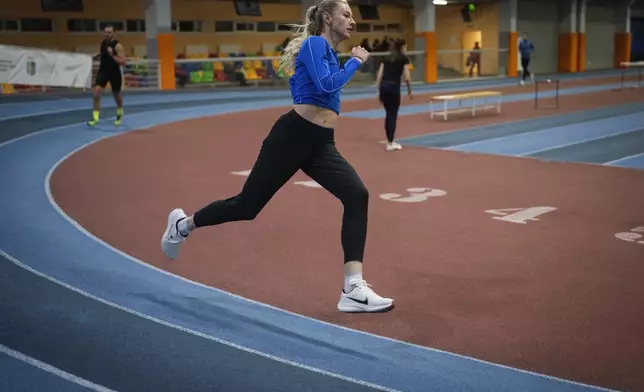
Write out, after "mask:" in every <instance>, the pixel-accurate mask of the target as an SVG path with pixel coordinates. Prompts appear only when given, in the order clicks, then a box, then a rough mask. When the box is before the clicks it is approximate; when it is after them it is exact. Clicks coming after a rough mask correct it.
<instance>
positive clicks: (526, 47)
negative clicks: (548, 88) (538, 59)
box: [519, 33, 534, 86]
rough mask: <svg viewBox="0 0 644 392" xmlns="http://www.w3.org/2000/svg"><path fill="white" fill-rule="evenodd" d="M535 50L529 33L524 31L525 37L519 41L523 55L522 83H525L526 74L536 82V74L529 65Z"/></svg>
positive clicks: (520, 51)
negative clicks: (531, 71)
mask: <svg viewBox="0 0 644 392" xmlns="http://www.w3.org/2000/svg"><path fill="white" fill-rule="evenodd" d="M533 51H534V45H533V44H532V41H530V37H529V36H528V33H523V37H522V38H521V41H520V42H519V54H520V55H521V69H522V70H523V74H522V75H521V85H522V86H523V85H524V84H525V78H526V76H530V80H532V82H534V74H533V73H530V70H529V69H528V66H529V65H530V58H531V57H532V52H533Z"/></svg>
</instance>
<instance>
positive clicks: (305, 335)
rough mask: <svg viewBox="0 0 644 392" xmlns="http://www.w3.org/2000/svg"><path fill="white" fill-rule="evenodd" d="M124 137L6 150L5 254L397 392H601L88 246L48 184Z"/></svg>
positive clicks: (96, 244)
mask: <svg viewBox="0 0 644 392" xmlns="http://www.w3.org/2000/svg"><path fill="white" fill-rule="evenodd" d="M275 104H278V105H281V104H282V103H275ZM262 106H263V107H266V105H262ZM252 109H257V104H256V103H253V104H251V105H247V104H241V103H235V104H230V105H212V106H203V107H198V108H189V109H177V110H164V111H161V112H150V113H142V114H136V115H131V116H129V117H127V123H128V127H127V128H128V129H131V130H133V129H141V128H145V127H150V126H155V125H160V124H163V123H168V122H174V121H181V120H185V119H189V118H195V117H200V116H209V115H214V114H220V113H230V112H233V111H241V110H252ZM126 131H127V130H116V129H114V128H112V127H110V126H107V127H105V128H104V129H102V130H100V129H98V130H96V129H88V128H87V127H85V126H84V125H71V126H66V127H60V128H58V129H56V130H52V131H45V132H40V133H37V134H33V135H31V136H29V137H25V138H22V139H17V140H14V141H12V142H9V143H5V144H3V145H0V166H1V167H3V174H2V176H3V178H2V180H3V183H4V184H10V186H6V187H5V189H4V195H3V198H2V199H1V201H0V212H1V213H2V220H3V222H12V223H11V224H10V225H7V224H5V225H2V228H1V229H0V250H2V252H1V253H4V254H5V255H6V256H8V257H9V258H10V259H12V260H13V261H14V263H16V264H18V265H22V266H23V267H25V268H27V267H29V268H32V269H33V270H35V271H39V273H41V274H43V275H45V276H48V277H50V279H54V280H57V281H58V282H60V283H64V284H66V285H69V286H71V287H74V288H76V290H79V291H81V292H83V293H84V294H85V295H88V296H93V297H95V298H96V299H101V300H102V301H107V302H109V303H110V304H111V305H112V306H115V307H117V306H118V307H121V308H122V309H126V310H130V311H133V312H137V314H139V315H141V316H145V317H149V318H154V319H156V320H157V322H163V323H167V325H172V326H174V327H175V328H180V329H182V330H183V331H184V332H188V333H193V334H197V335H199V336H201V337H203V338H204V339H213V340H217V341H220V342H224V343H226V344H231V345H237V346H235V347H237V348H239V349H240V350H250V351H252V352H254V353H258V354H259V353H262V355H270V356H274V357H275V358H276V359H277V358H280V359H281V360H286V361H292V362H293V363H297V364H302V365H306V366H309V367H312V368H316V369H322V370H323V371H326V372H331V373H334V374H339V375H342V376H344V377H350V378H352V379H355V380H363V381H366V382H369V383H373V384H376V385H380V386H385V387H389V388H393V389H398V390H404V391H427V389H428V386H431V389H432V390H433V391H474V390H476V391H495V392H500V391H525V392H528V391H546V390H547V391H553V392H556V391H591V390H599V389H600V388H595V387H591V386H586V385H581V384H578V383H573V382H568V381H565V380H559V379H555V378H551V377H547V376H543V375H538V374H533V373H529V372H524V371H519V370H517V369H512V368H507V367H503V366H499V365H494V364H490V363H486V362H482V361H478V360H476V359H473V358H468V357H462V356H458V355H454V354H450V353H445V352H441V351H437V350H432V349H428V348H424V347H419V346H414V345H410V344H406V343H404V342H399V341H394V340H391V339H386V338H382V337H378V336H375V335H370V334H366V333H362V332H358V331H353V330H349V329H345V328H342V327H338V326H335V325H332V324H328V323H324V322H320V321H317V320H313V319H310V318H306V317H302V316H299V315H296V314H292V313H289V312H286V311H283V310H280V309H276V308H273V307H270V306H266V305H263V304H260V303H257V302H254V301H250V300H246V299H243V298H240V297H238V296H234V295H231V294H229V293H225V292H222V291H220V290H217V289H213V288H209V287H205V286H202V285H199V284H195V283H193V282H188V281H186V280H184V279H182V278H179V277H177V276H173V275H170V274H168V273H166V272H164V271H160V270H157V269H155V268H153V267H150V266H148V265H146V264H144V263H142V262H140V261H138V260H136V259H133V258H132V257H129V256H128V255H125V254H123V253H122V252H119V251H118V250H116V249H113V248H111V247H109V246H108V245H107V244H105V243H102V242H101V241H100V240H99V239H96V238H92V237H91V235H90V234H89V233H87V232H85V231H84V230H83V229H82V228H81V227H79V226H77V225H76V224H75V222H73V221H71V220H69V219H68V218H67V217H66V216H65V215H64V213H63V212H62V211H60V210H59V209H58V208H57V206H56V205H55V203H53V201H52V200H51V199H50V195H49V188H48V178H49V177H48V176H49V175H50V173H51V172H52V169H53V168H54V167H55V166H56V165H57V164H58V163H59V162H60V161H61V160H63V159H64V158H65V157H66V156H68V155H69V154H71V153H72V152H73V151H75V150H77V149H80V148H83V147H84V146H86V145H88V144H89V143H93V142H96V141H99V140H101V139H103V138H105V137H109V136H113V135H117V134H119V133H120V132H126ZM34 222H37V224H34ZM333 305H334V304H330V306H333Z"/></svg>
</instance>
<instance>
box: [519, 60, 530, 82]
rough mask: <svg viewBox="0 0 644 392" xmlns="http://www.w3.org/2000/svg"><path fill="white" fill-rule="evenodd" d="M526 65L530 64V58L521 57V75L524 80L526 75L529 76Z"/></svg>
mask: <svg viewBox="0 0 644 392" xmlns="http://www.w3.org/2000/svg"><path fill="white" fill-rule="evenodd" d="M528 65H530V59H529V58H525V57H521V68H523V75H521V79H522V80H525V78H526V76H530V70H528Z"/></svg>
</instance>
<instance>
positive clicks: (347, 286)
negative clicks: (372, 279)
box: [344, 274, 362, 293]
mask: <svg viewBox="0 0 644 392" xmlns="http://www.w3.org/2000/svg"><path fill="white" fill-rule="evenodd" d="M356 280H357V281H360V280H362V274H353V275H345V276H344V292H345V293H349V292H350V291H351V290H352V289H353V285H351V284H350V283H349V282H351V281H356Z"/></svg>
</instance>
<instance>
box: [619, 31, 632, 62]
mask: <svg viewBox="0 0 644 392" xmlns="http://www.w3.org/2000/svg"><path fill="white" fill-rule="evenodd" d="M623 61H631V33H617V34H615V68H621V67H622V64H621V63H622V62H623Z"/></svg>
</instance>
